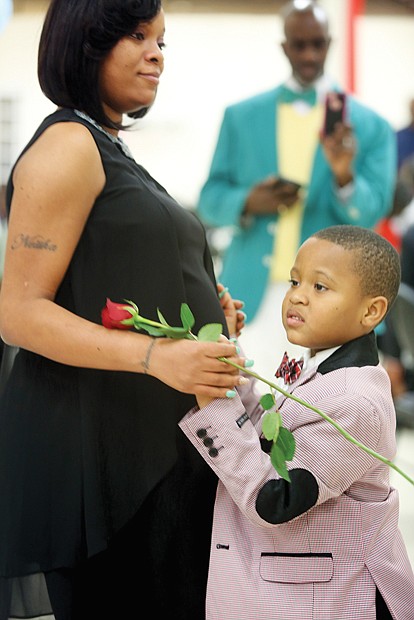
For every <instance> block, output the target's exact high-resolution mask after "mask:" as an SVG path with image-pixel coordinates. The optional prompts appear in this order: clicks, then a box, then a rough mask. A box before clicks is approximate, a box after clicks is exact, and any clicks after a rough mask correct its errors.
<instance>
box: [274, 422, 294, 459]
mask: <svg viewBox="0 0 414 620" xmlns="http://www.w3.org/2000/svg"><path fill="white" fill-rule="evenodd" d="M277 445H278V446H279V447H280V448H281V449H282V451H283V454H284V455H285V459H286V460H287V461H291V460H292V459H293V457H294V456H295V450H296V441H295V437H294V436H293V434H292V433H291V432H290V430H288V429H287V428H286V427H285V426H281V427H280V429H279V436H278V438H277Z"/></svg>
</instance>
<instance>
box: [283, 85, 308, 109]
mask: <svg viewBox="0 0 414 620" xmlns="http://www.w3.org/2000/svg"><path fill="white" fill-rule="evenodd" d="M279 101H280V103H293V102H294V101H304V102H305V103H307V104H308V105H310V106H314V105H316V102H317V96H316V90H315V89H314V88H308V89H307V90H303V91H300V92H296V91H293V90H291V89H290V88H287V86H281V89H280V94H279Z"/></svg>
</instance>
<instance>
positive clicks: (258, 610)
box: [180, 225, 414, 620]
mask: <svg viewBox="0 0 414 620" xmlns="http://www.w3.org/2000/svg"><path fill="white" fill-rule="evenodd" d="M399 282H400V263H399V257H398V254H397V252H396V251H395V250H394V248H393V247H392V246H391V244H389V243H388V241H386V240H385V239H383V238H382V237H380V236H379V235H378V234H376V233H375V232H373V231H371V230H368V229H365V228H360V227H357V226H348V225H343V226H332V227H329V228H325V229H324V230H321V231H319V232H317V233H315V234H314V235H313V236H312V237H310V238H309V239H308V240H306V241H305V242H304V243H303V245H302V246H301V247H300V248H299V251H298V254H297V257H296V260H295V264H294V266H293V268H292V270H291V287H290V289H289V291H288V292H287V294H286V296H285V299H284V302H283V306H282V318H283V324H284V327H285V329H286V332H287V336H288V339H289V341H291V342H292V343H295V344H299V345H301V346H304V347H307V348H308V349H309V359H308V360H307V361H305V364H304V367H303V369H302V372H301V374H300V375H299V377H298V378H297V379H296V380H294V381H293V383H291V384H289V385H287V386H284V389H285V391H287V392H291V393H292V394H294V395H295V396H297V397H299V398H300V399H302V400H304V401H306V402H308V403H310V404H311V405H313V406H314V407H315V408H317V409H319V410H321V411H323V412H324V413H326V414H327V415H329V416H330V417H331V418H333V419H334V420H336V421H337V422H338V423H339V424H340V425H341V426H342V427H343V428H345V429H346V430H347V431H348V432H349V433H350V434H351V435H353V436H354V437H355V438H356V439H358V440H359V441H360V442H362V443H363V444H365V445H366V446H369V447H370V448H371V449H372V450H374V451H375V452H378V453H380V454H382V455H383V456H384V457H386V458H388V459H391V460H392V459H393V458H394V457H395V453H396V443H395V411H394V406H393V400H392V397H391V390H390V382H389V379H388V376H387V374H386V372H385V371H384V369H383V368H382V366H381V365H380V364H379V360H378V353H377V347H376V339H375V333H374V328H375V327H376V326H377V325H378V324H379V323H380V322H381V321H382V320H383V319H384V317H385V315H386V314H387V312H388V310H389V308H390V307H391V305H392V303H393V301H394V299H395V297H396V295H397V292H398V286H399ZM228 302H229V303H230V302H231V298H229V299H228ZM270 328H271V326H269V329H270ZM241 341H242V337H241ZM254 383H255V381H254V380H252V381H250V382H249V384H248V385H244V386H242V387H240V388H239V389H238V393H237V394H236V395H235V397H234V398H232V399H216V400H213V401H211V402H210V401H208V400H207V399H204V398H203V397H198V403H199V406H200V408H199V409H198V408H194V409H192V410H191V411H190V412H189V413H188V414H187V415H186V416H185V417H184V418H183V419H182V420H181V422H180V427H181V429H182V430H183V431H184V433H185V434H186V435H187V437H188V438H189V440H190V441H191V442H192V443H193V445H194V446H195V447H196V449H197V450H198V451H199V453H200V454H201V456H202V457H203V458H204V459H205V460H206V462H207V463H208V464H209V465H210V467H211V468H212V469H213V470H214V471H215V472H216V474H217V475H218V477H219V479H220V482H219V486H218V490H217V497H216V505H215V515H214V525H213V532H212V542H211V557H210V572H209V581H208V590H207V603H206V605H207V607H206V609H207V611H206V613H207V615H206V617H207V620H262V619H263V620H379V619H381V620H385V619H387V620H390V619H393V620H414V575H413V571H412V568H411V566H410V562H409V559H408V556H407V552H406V549H405V546H404V543H403V540H402V537H401V533H400V531H399V529H398V493H397V491H396V490H395V489H394V488H392V487H391V486H390V482H389V468H388V466H387V465H386V464H384V463H382V462H381V461H379V460H378V459H376V458H375V457H373V456H371V455H369V454H367V453H366V452H365V451H363V450H362V449H361V448H359V447H357V446H355V445H354V444H353V443H351V442H349V441H348V440H347V439H345V438H344V437H343V436H342V435H341V434H340V433H339V432H338V431H337V429H335V428H334V427H333V426H332V425H331V424H330V423H328V422H327V421H325V420H324V419H323V418H322V417H321V416H320V415H319V414H317V413H316V412H313V411H312V410H310V409H308V408H305V407H304V406H303V405H301V404H300V403H298V402H296V401H294V400H292V399H290V398H287V397H286V396H284V395H283V394H280V393H279V392H277V394H279V396H278V397H277V406H278V409H279V410H280V412H281V414H282V417H283V424H284V426H286V427H287V428H288V429H289V430H290V431H291V432H292V433H293V435H294V437H295V440H296V452H295V456H294V458H293V460H292V461H290V462H289V463H288V469H289V474H290V478H291V482H290V483H289V482H286V481H285V480H283V479H282V478H280V476H279V475H278V474H277V473H276V471H275V469H274V468H273V466H272V464H271V462H270V458H269V455H268V451H269V448H270V446H269V445H268V442H266V440H264V439H263V437H262V431H261V423H262V416H263V414H264V411H263V409H262V408H261V406H260V404H259V402H258V401H259V398H260V394H259V393H258V392H256V391H255V385H254Z"/></svg>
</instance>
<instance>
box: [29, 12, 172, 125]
mask: <svg viewBox="0 0 414 620" xmlns="http://www.w3.org/2000/svg"><path fill="white" fill-rule="evenodd" d="M160 9H161V0H51V3H50V5H49V9H48V11H47V14H46V18H45V22H44V25H43V30H42V34H41V37H40V44H39V57H38V78H39V83H40V87H41V89H42V91H43V93H44V94H45V95H46V97H47V98H48V99H50V100H51V101H53V103H55V104H56V105H57V106H59V107H65V108H75V109H79V110H82V111H83V112H86V114H88V115H89V116H91V117H92V118H93V119H94V120H95V121H96V122H97V123H99V124H100V125H104V126H106V127H113V128H117V129H122V125H121V124H119V125H118V124H116V123H114V122H113V121H111V120H110V119H109V118H108V116H107V115H106V114H105V112H104V109H103V106H102V101H101V95H100V90H99V70H100V65H101V62H102V60H103V59H104V58H105V57H106V56H107V54H108V53H109V52H110V51H111V49H112V48H113V47H114V46H115V45H116V44H117V43H118V41H119V40H120V39H122V37H124V36H126V35H128V34H131V33H132V32H134V30H135V29H136V27H137V25H139V24H140V23H145V22H149V21H151V20H152V19H154V18H155V17H156V16H157V14H158V13H159V11H160ZM145 112H146V109H144V110H140V111H138V112H137V113H136V114H132V115H130V116H132V117H133V118H139V117H141V116H143V115H144V114H145Z"/></svg>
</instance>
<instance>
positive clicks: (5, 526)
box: [0, 109, 226, 620]
mask: <svg viewBox="0 0 414 620" xmlns="http://www.w3.org/2000/svg"><path fill="white" fill-rule="evenodd" d="M66 121H71V122H79V123H82V124H83V125H85V126H86V127H87V128H88V129H89V131H90V132H91V134H92V136H93V138H94V140H95V142H96V145H97V148H98V149H99V152H100V154H101V158H102V163H103V167H104V170H105V174H106V184H105V187H104V189H103V191H102V193H101V195H100V196H99V198H98V199H97V201H96V203H95V205H94V206H93V209H92V211H91V213H90V216H89V218H88V221H87V223H86V226H85V228H84V231H83V233H82V236H81V238H80V240H79V243H78V246H77V248H76V251H75V253H74V256H73V258H72V260H71V263H70V265H69V267H68V270H67V273H66V274H65V277H64V279H63V281H62V283H61V286H60V288H59V290H58V292H57V296H56V303H58V304H59V305H61V306H63V307H65V308H68V309H69V310H70V311H72V312H74V313H75V314H77V315H79V316H81V317H84V318H86V319H88V320H90V321H93V322H95V323H101V309H102V308H103V307H104V305H105V302H106V298H107V297H109V298H110V299H111V300H113V301H119V302H122V301H123V300H124V299H129V300H132V301H134V302H135V303H136V304H137V305H138V306H139V308H140V311H141V313H142V314H143V315H144V316H147V317H149V318H153V319H155V320H157V314H156V310H157V307H158V308H159V309H160V310H161V312H162V313H163V315H164V316H165V317H166V319H167V320H168V322H169V323H170V324H172V325H179V324H180V305H181V303H182V302H186V303H187V304H188V305H189V306H190V308H191V310H192V311H193V314H194V316H195V318H196V326H195V328H194V331H195V333H197V331H198V329H199V328H200V327H201V326H202V325H204V324H205V323H209V322H221V323H222V324H223V332H224V333H226V327H225V320H224V316H223V313H222V310H221V307H220V303H219V300H218V297H217V292H216V282H215V278H214V272H213V265H212V260H211V256H210V252H209V249H208V246H207V242H206V237H205V232H204V229H203V227H202V225H201V224H200V222H199V221H198V219H197V218H196V217H195V216H194V215H193V214H191V213H190V212H189V211H188V210H186V209H183V208H182V207H180V206H179V205H178V204H177V203H176V202H175V201H174V200H173V198H172V197H171V196H169V195H168V193H167V192H166V191H165V189H164V188H163V187H161V186H160V185H159V184H158V183H157V182H156V181H155V180H154V179H153V178H152V177H151V176H150V175H149V174H148V172H147V171H146V170H145V169H144V168H143V167H142V166H140V165H138V164H137V163H136V162H135V161H134V160H133V159H131V158H128V157H127V156H126V155H125V154H124V152H123V151H122V150H121V148H120V146H119V145H118V144H116V143H114V142H113V141H111V140H110V139H109V138H108V136H107V135H106V134H104V133H102V131H100V130H99V129H98V128H95V127H94V126H93V125H91V124H90V123H88V121H87V120H83V119H81V118H79V116H77V115H76V114H75V113H74V111H72V110H67V109H63V110H58V111H57V112H55V113H53V114H52V115H50V116H48V117H47V118H46V119H45V120H44V121H43V123H42V124H41V126H40V127H39V129H38V130H37V131H36V133H35V135H34V137H33V138H32V140H31V142H30V143H29V144H28V146H27V147H26V149H27V148H28V147H29V146H30V144H32V143H33V142H34V141H35V140H36V139H37V138H38V137H39V136H40V135H41V134H42V132H43V131H44V130H45V129H46V128H47V127H49V126H50V125H51V124H53V123H57V122H66ZM183 177H184V175H183ZM183 182H184V179H183ZM12 192H13V187H12V183H11V181H9V185H8V194H7V197H8V204H10V201H11V196H12ZM56 208H59V206H58V205H57V206H56ZM22 320H24V317H22ZM63 329H64V325H62V330H63ZM194 403H195V400H194V397H192V396H190V395H185V394H181V393H179V392H177V391H175V390H173V389H171V388H169V387H167V386H165V385H164V384H162V383H161V382H159V381H157V380H156V379H154V378H152V377H148V376H145V375H141V374H134V373H126V372H110V371H100V370H91V369H84V368H74V367H69V366H66V365H62V364H59V363H55V362H53V361H50V360H48V359H45V358H44V357H41V356H39V355H35V354H33V353H30V352H28V351H25V350H20V351H19V352H18V354H17V356H16V358H15V361H14V364H13V367H12V370H11V373H10V376H9V379H8V382H7V384H6V387H5V389H4V391H3V393H2V395H1V400H0V577H1V582H2V588H3V590H2V593H1V594H0V612H2V613H3V616H2V617H3V618H7V617H8V616H7V614H8V613H9V608H10V609H11V611H10V615H11V616H12V617H21V618H27V617H33V616H37V615H41V614H45V613H50V611H51V610H50V608H49V607H48V604H47V602H45V600H44V597H43V590H42V588H44V586H43V585H42V583H43V582H42V576H43V575H42V574H43V573H45V572H49V571H55V570H61V569H63V570H66V569H71V568H73V567H78V566H81V565H82V563H84V562H85V560H86V559H87V558H100V557H105V554H106V553H107V551H108V549H109V550H111V548H112V545H114V547H113V548H114V549H115V548H117V549H118V551H117V553H116V554H115V556H114V558H113V559H112V560H111V566H110V568H108V567H106V569H105V570H104V571H101V574H99V570H98V569H97V575H98V574H99V576H98V577H97V580H98V589H99V592H100V594H99V599H100V602H99V603H98V601H97V603H96V613H95V614H94V615H93V616H90V615H89V616H86V615H85V617H88V618H92V617H96V618H98V617H100V615H99V614H100V611H99V610H100V607H99V605H101V607H102V608H103V609H106V610H107V611H108V610H109V608H108V605H110V604H112V603H111V601H112V602H113V601H114V599H116V601H117V603H116V604H117V607H116V608H117V609H118V610H119V616H120V617H121V614H122V613H124V612H125V613H128V612H129V613H131V614H132V612H134V617H137V618H138V617H140V614H139V613H138V610H139V609H142V608H143V607H144V608H145V607H146V606H147V605H148V603H149V604H150V606H151V609H152V610H153V615H154V616H155V615H158V614H161V613H162V614H164V613H168V618H170V619H175V618H177V619H181V620H197V619H202V618H204V594H205V584H206V578H207V567H208V556H209V545H210V530H211V519H212V510H213V503H214V496H215V488H216V478H215V476H214V475H213V473H212V472H211V470H210V469H209V468H208V467H207V466H206V465H205V463H204V461H203V460H202V459H201V458H200V457H199V456H198V454H197V453H196V451H195V450H194V449H193V448H192V446H191V445H190V444H189V443H188V442H187V440H186V439H185V437H184V436H183V434H182V433H181V431H180V430H179V428H178V427H177V422H178V420H179V419H180V418H181V417H182V416H183V415H184V413H185V412H186V411H187V410H188V409H189V408H190V407H192V406H193V405H194ZM114 541H115V542H114ZM118 541H123V542H122V544H121V545H120V546H118V547H116V545H117V544H118ZM119 549H122V551H119ZM131 562H132V564H131ZM111 571H112V573H111ZM102 573H105V574H104V575H103V574H102ZM22 577H23V578H22ZM15 578H20V579H18V580H17V579H15ZM90 578H91V579H93V576H92V577H90ZM115 582H116V583H115ZM33 584H34V589H33ZM95 585H96V584H95ZM95 585H92V584H91V588H93V587H95ZM30 586H31V587H30ZM131 589H132V593H133V599H132V598H131ZM10 599H11V600H12V602H11V603H10ZM131 600H134V601H135V603H134V604H136V611H137V613H135V610H133V609H131V604H132V603H131ZM62 604H63V605H64V604H65V603H64V602H62ZM13 614H14V615H13ZM0 617H1V615H0ZM67 617H68V618H70V617H72V616H70V614H68V616H67ZM76 617H81V615H79V616H76ZM113 617H118V615H114V616H113ZM122 617H126V616H122ZM128 617H130V616H128ZM131 617H132V615H131Z"/></svg>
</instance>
